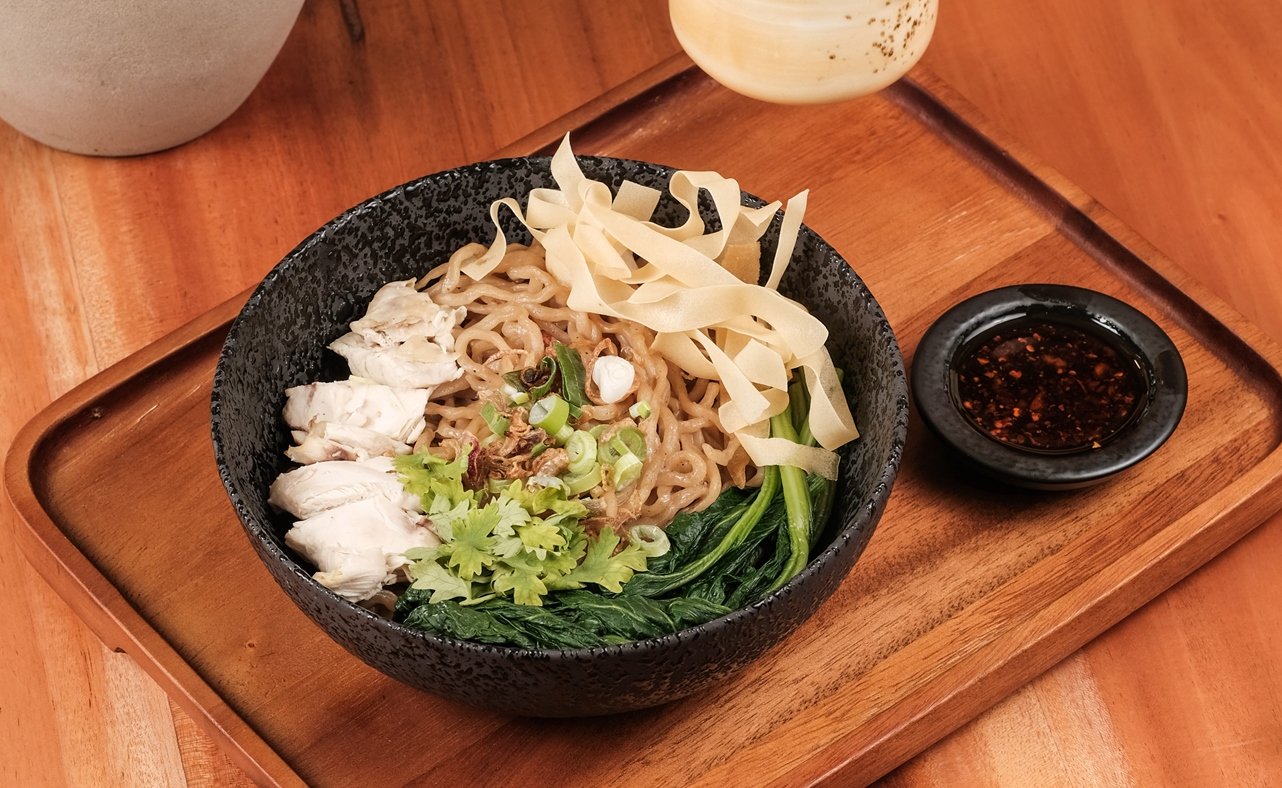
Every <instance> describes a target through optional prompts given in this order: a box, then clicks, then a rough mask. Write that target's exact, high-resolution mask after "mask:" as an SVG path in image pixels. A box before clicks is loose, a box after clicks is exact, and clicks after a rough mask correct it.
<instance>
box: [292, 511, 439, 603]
mask: <svg viewBox="0 0 1282 788" xmlns="http://www.w3.org/2000/svg"><path fill="white" fill-rule="evenodd" d="M427 523H428V520H427V518H426V517H424V516H423V515H420V514H412V513H410V512H406V511H405V510H404V509H401V508H400V507H399V506H398V505H396V504H394V503H391V502H390V501H388V500H386V499H384V498H366V499H363V500H359V501H353V502H351V503H345V504H342V505H341V506H336V507H334V508H332V509H327V510H325V511H323V512H320V513H319V514H315V515H313V516H311V517H308V518H307V519H305V520H299V521H298V522H296V523H294V527H293V528H291V529H289V532H288V533H286V534H285V544H287V545H289V546H290V547H291V548H293V549H294V550H296V551H298V552H299V553H301V554H302V555H303V556H304V557H305V558H307V560H308V561H310V562H312V564H313V565H315V566H316V569H317V571H316V573H315V574H314V575H312V577H313V578H315V580H316V582H318V583H320V584H321V585H323V586H325V587H326V588H328V589H330V590H332V591H333V592H334V593H336V594H338V595H339V596H341V597H344V598H346V599H350V600H352V601H353V602H360V601H363V600H366V599H369V598H370V597H371V596H373V595H374V594H376V593H378V591H379V590H380V589H382V588H383V586H384V585H387V584H389V583H394V582H396V581H397V580H398V579H399V578H398V576H397V574H398V573H397V570H398V569H400V568H401V567H403V566H405V565H406V564H408V563H409V559H407V558H406V557H405V551H407V550H410V549H411V548H415V547H433V546H435V545H438V544H440V539H438V538H437V536H436V534H435V533H433V531H432V530H431V529H430V528H429V527H428V525H427Z"/></svg>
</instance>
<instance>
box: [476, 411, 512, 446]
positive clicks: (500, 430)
mask: <svg viewBox="0 0 1282 788" xmlns="http://www.w3.org/2000/svg"><path fill="white" fill-rule="evenodd" d="M481 418H482V419H485V426H487V427H489V428H490V432H492V433H494V434H495V435H497V436H498V437H500V438H502V437H503V436H504V435H507V428H508V427H510V426H512V420H511V419H509V418H508V417H507V416H505V415H503V414H502V413H499V409H498V408H496V407H494V403H493V402H487V403H485V404H484V405H482V406H481Z"/></svg>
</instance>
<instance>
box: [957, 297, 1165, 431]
mask: <svg viewBox="0 0 1282 788" xmlns="http://www.w3.org/2000/svg"><path fill="white" fill-rule="evenodd" d="M955 371H956V375H957V377H956V384H957V399H958V402H957V404H958V405H959V406H960V408H961V411H962V413H963V414H965V415H966V416H967V417H968V418H969V419H970V421H971V423H972V424H974V426H975V427H977V428H978V429H979V430H980V431H981V432H983V433H984V434H986V435H988V436H990V437H991V438H993V439H995V440H998V441H1001V442H1002V443H1007V444H1011V445H1014V446H1019V447H1023V448H1030V449H1037V450H1042V451H1074V450H1086V449H1092V448H1099V447H1100V445H1101V444H1102V442H1103V441H1105V440H1107V439H1108V438H1109V437H1110V436H1112V435H1114V434H1116V433H1117V431H1118V430H1120V429H1121V428H1122V427H1124V426H1126V424H1127V422H1128V421H1129V420H1130V418H1131V416H1132V415H1133V414H1134V412H1135V409H1136V408H1137V406H1138V403H1139V399H1140V396H1141V394H1142V392H1143V390H1144V388H1143V381H1142V379H1141V371H1140V369H1139V367H1138V366H1137V364H1136V363H1135V362H1134V360H1133V359H1131V358H1128V357H1127V356H1126V355H1124V354H1123V353H1119V352H1118V350H1117V349H1116V348H1114V347H1112V346H1111V345H1110V344H1108V343H1107V342H1105V341H1103V340H1102V339H1100V338H1099V337H1097V336H1095V335H1094V334H1092V333H1091V332H1088V331H1085V330H1083V329H1080V328H1077V327H1075V326H1072V325H1069V324H1065V323H1055V322H1048V321H1040V320H1036V321H1029V320H1024V321H1015V322H1012V323H1006V324H1003V325H999V326H997V327H995V328H993V329H990V330H989V332H988V334H987V335H985V336H981V337H980V338H978V339H976V340H974V341H972V342H970V343H969V345H968V347H967V348H966V349H964V350H963V353H962V355H961V357H960V358H959V359H958V361H957V364H956V366H955Z"/></svg>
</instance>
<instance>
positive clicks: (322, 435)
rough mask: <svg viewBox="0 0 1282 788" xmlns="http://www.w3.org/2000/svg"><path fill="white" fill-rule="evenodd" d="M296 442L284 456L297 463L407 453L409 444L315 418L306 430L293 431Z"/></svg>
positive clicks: (376, 433) (307, 463) (362, 458)
mask: <svg viewBox="0 0 1282 788" xmlns="http://www.w3.org/2000/svg"><path fill="white" fill-rule="evenodd" d="M293 436H294V441H295V442H296V443H297V444H298V445H297V446H291V447H289V448H288V449H286V450H285V456H286V457H288V458H289V459H291V460H293V461H294V462H296V463H298V464H299V465H309V464H311V463H314V462H326V461H329V460H368V459H370V458H371V457H393V456H395V455H397V454H409V453H410V447H409V445H408V444H405V443H402V442H400V441H398V440H393V439H392V438H389V437H387V436H386V435H384V434H383V433H381V432H375V431H374V430H369V429H366V428H364V427H353V426H351V425H349V424H340V423H338V422H334V421H318V422H314V423H313V424H312V425H311V428H310V429H308V430H307V431H306V432H304V431H303V430H294V431H293Z"/></svg>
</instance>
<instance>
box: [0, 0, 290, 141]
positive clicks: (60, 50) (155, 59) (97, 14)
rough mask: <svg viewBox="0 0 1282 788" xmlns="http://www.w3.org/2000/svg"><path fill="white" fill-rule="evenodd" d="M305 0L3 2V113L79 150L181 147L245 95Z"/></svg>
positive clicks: (30, 131)
mask: <svg viewBox="0 0 1282 788" xmlns="http://www.w3.org/2000/svg"><path fill="white" fill-rule="evenodd" d="M301 7H302V0H110V1H108V0H0V119H3V120H4V121H5V122H7V123H9V124H10V125H12V126H13V127H14V128H16V129H17V130H18V131H21V132H22V133H23V134H26V135H27V136H29V137H33V138H34V139H36V140H39V141H40V142H43V143H45V144H46V145H50V146H52V147H55V148H60V149H62V150H66V151H71V152H73V153H84V154H89V155H94V156H128V155H132V154H138V153H150V152H152V151H158V150H163V149H165V148H170V147H173V146H174V145H180V144H182V143H184V142H187V141H189V140H192V139H195V138H196V137H199V136H200V135H201V134H204V133H205V132H207V131H209V130H210V129H212V128H213V127H215V126H217V125H218V124H219V123H221V122H222V121H223V120H225V119H226V118H227V117H228V116H229V115H231V113H232V112H234V111H235V110H236V108H237V107H239V106H240V105H241V103H242V102H243V101H244V100H245V98H246V97H248V96H249V94H250V92H251V91H252V90H253V89H254V86H255V85H257V84H258V80H260V79H261V78H262V76H263V74H264V73H265V72H266V71H267V67H268V66H270V65H271V62H272V60H274V59H275V57H276V54H277V52H279V51H280V48H281V45H282V44H284V43H285V38H286V36H288V35H289V31H290V29H291V28H292V27H293V25H294V20H295V19H296V18H297V17H298V12H299V9H300V8H301Z"/></svg>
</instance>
